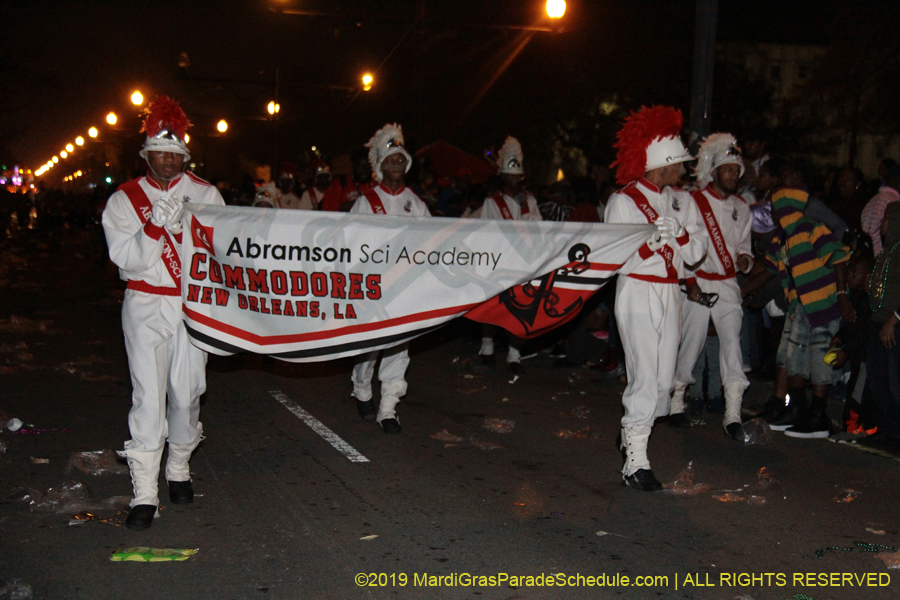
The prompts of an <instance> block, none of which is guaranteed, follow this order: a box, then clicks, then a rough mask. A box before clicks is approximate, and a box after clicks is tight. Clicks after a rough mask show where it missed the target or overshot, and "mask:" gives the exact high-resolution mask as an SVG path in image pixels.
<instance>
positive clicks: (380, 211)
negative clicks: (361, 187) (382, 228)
mask: <svg viewBox="0 0 900 600" xmlns="http://www.w3.org/2000/svg"><path fill="white" fill-rule="evenodd" d="M366 200H368V201H369V206H371V207H372V212H373V213H374V214H376V215H386V214H387V211H386V210H385V209H384V203H383V202H382V201H381V198H380V197H379V196H378V194H377V193H376V192H375V190H374V189H371V190H369V191H368V192H366Z"/></svg>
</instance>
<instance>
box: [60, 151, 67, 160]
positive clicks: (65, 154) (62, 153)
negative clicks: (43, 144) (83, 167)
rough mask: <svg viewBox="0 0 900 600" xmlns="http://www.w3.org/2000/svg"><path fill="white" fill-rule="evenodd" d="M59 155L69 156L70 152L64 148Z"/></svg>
mask: <svg viewBox="0 0 900 600" xmlns="http://www.w3.org/2000/svg"><path fill="white" fill-rule="evenodd" d="M59 155H60V156H62V157H63V158H65V157H67V156H68V155H69V154H68V153H67V152H66V151H65V150H63V151H62V152H60V153H59Z"/></svg>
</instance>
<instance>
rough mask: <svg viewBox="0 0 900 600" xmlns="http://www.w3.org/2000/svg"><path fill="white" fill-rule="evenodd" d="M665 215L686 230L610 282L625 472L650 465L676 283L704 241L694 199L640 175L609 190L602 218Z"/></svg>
mask: <svg viewBox="0 0 900 600" xmlns="http://www.w3.org/2000/svg"><path fill="white" fill-rule="evenodd" d="M643 203H646V205H644V209H643V210H642V208H641V206H639V204H643ZM647 206H649V208H650V209H651V210H649V211H648V210H647V209H646V207H647ZM665 217H672V218H674V219H676V220H677V221H678V222H679V223H680V224H681V225H682V226H683V227H684V233H683V234H682V235H681V236H680V237H678V238H673V239H671V240H669V241H668V242H666V244H665V245H663V247H662V248H660V249H659V250H657V251H655V252H654V251H653V250H652V249H651V248H650V247H649V246H648V245H647V244H644V245H643V246H642V247H641V249H640V250H639V252H638V253H637V254H635V255H634V256H632V257H631V258H630V259H629V260H628V261H627V262H626V263H625V264H624V265H623V266H622V268H621V269H620V270H619V278H618V282H617V285H616V305H615V306H616V310H615V313H616V322H617V324H618V326H619V331H620V333H621V338H622V349H623V350H624V353H625V366H626V369H627V372H628V386H627V387H626V388H625V392H624V394H623V395H622V404H623V405H624V408H625V414H624V416H623V417H622V433H623V443H624V444H625V446H627V447H628V449H629V452H628V456H627V458H626V461H625V465H624V467H623V469H622V474H623V475H624V476H626V477H628V476H630V475H632V474H634V473H635V472H636V471H638V470H639V469H648V470H649V469H650V462H649V459H648V458H647V453H646V448H647V441H648V440H649V437H650V431H651V428H652V426H653V421H654V419H655V418H657V417H661V416H665V415H667V414H668V412H669V397H670V394H671V392H672V385H673V382H674V379H675V364H676V359H677V357H678V343H679V340H680V338H681V307H682V302H683V298H684V293H683V292H682V291H681V288H680V286H679V281H680V280H682V279H685V278H686V277H687V271H686V269H685V264H696V263H697V262H699V261H700V260H701V259H702V258H703V255H704V254H705V253H706V245H707V240H706V234H705V231H704V229H703V224H702V223H701V221H700V214H699V212H698V211H697V206H696V204H695V203H694V200H693V198H691V196H690V194H688V193H686V192H683V191H681V190H674V189H672V188H670V187H666V188H664V189H662V190H660V189H659V188H657V187H656V186H655V185H654V184H652V183H650V182H649V181H647V180H646V179H643V178H641V179H639V180H637V181H635V182H632V183H631V184H629V185H627V186H626V187H625V189H623V190H621V191H619V192H617V193H615V194H613V195H612V196H611V197H610V199H609V202H608V203H607V206H606V213H605V222H606V223H608V224H615V223H628V224H636V223H642V224H645V223H650V224H652V223H654V222H655V221H656V220H657V219H658V218H665ZM666 254H668V258H667V257H666V256H665V255H666Z"/></svg>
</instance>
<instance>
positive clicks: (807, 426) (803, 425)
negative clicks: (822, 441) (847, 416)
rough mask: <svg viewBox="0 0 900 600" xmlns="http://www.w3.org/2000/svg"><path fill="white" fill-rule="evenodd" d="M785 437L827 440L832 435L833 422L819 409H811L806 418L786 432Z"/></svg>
mask: <svg viewBox="0 0 900 600" xmlns="http://www.w3.org/2000/svg"><path fill="white" fill-rule="evenodd" d="M784 435H786V436H788V437H793V438H827V437H828V436H829V435H831V420H830V419H829V418H828V415H826V414H825V412H824V411H822V410H821V409H819V408H813V409H810V411H809V412H808V413H806V417H804V418H803V419H800V420H798V421H797V423H796V424H795V425H793V426H792V427H788V428H787V429H785V430H784Z"/></svg>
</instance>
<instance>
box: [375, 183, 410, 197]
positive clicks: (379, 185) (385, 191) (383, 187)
mask: <svg viewBox="0 0 900 600" xmlns="http://www.w3.org/2000/svg"><path fill="white" fill-rule="evenodd" d="M378 187H379V188H381V191H382V192H384V193H385V194H387V195H388V196H399V195H400V194H402V193H403V192H405V191H406V186H405V185H404V186H402V187H401V188H400V189H399V190H397V191H396V192H392V191H391V188H389V187H388V186H386V185H384V184H383V183H379V184H378Z"/></svg>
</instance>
